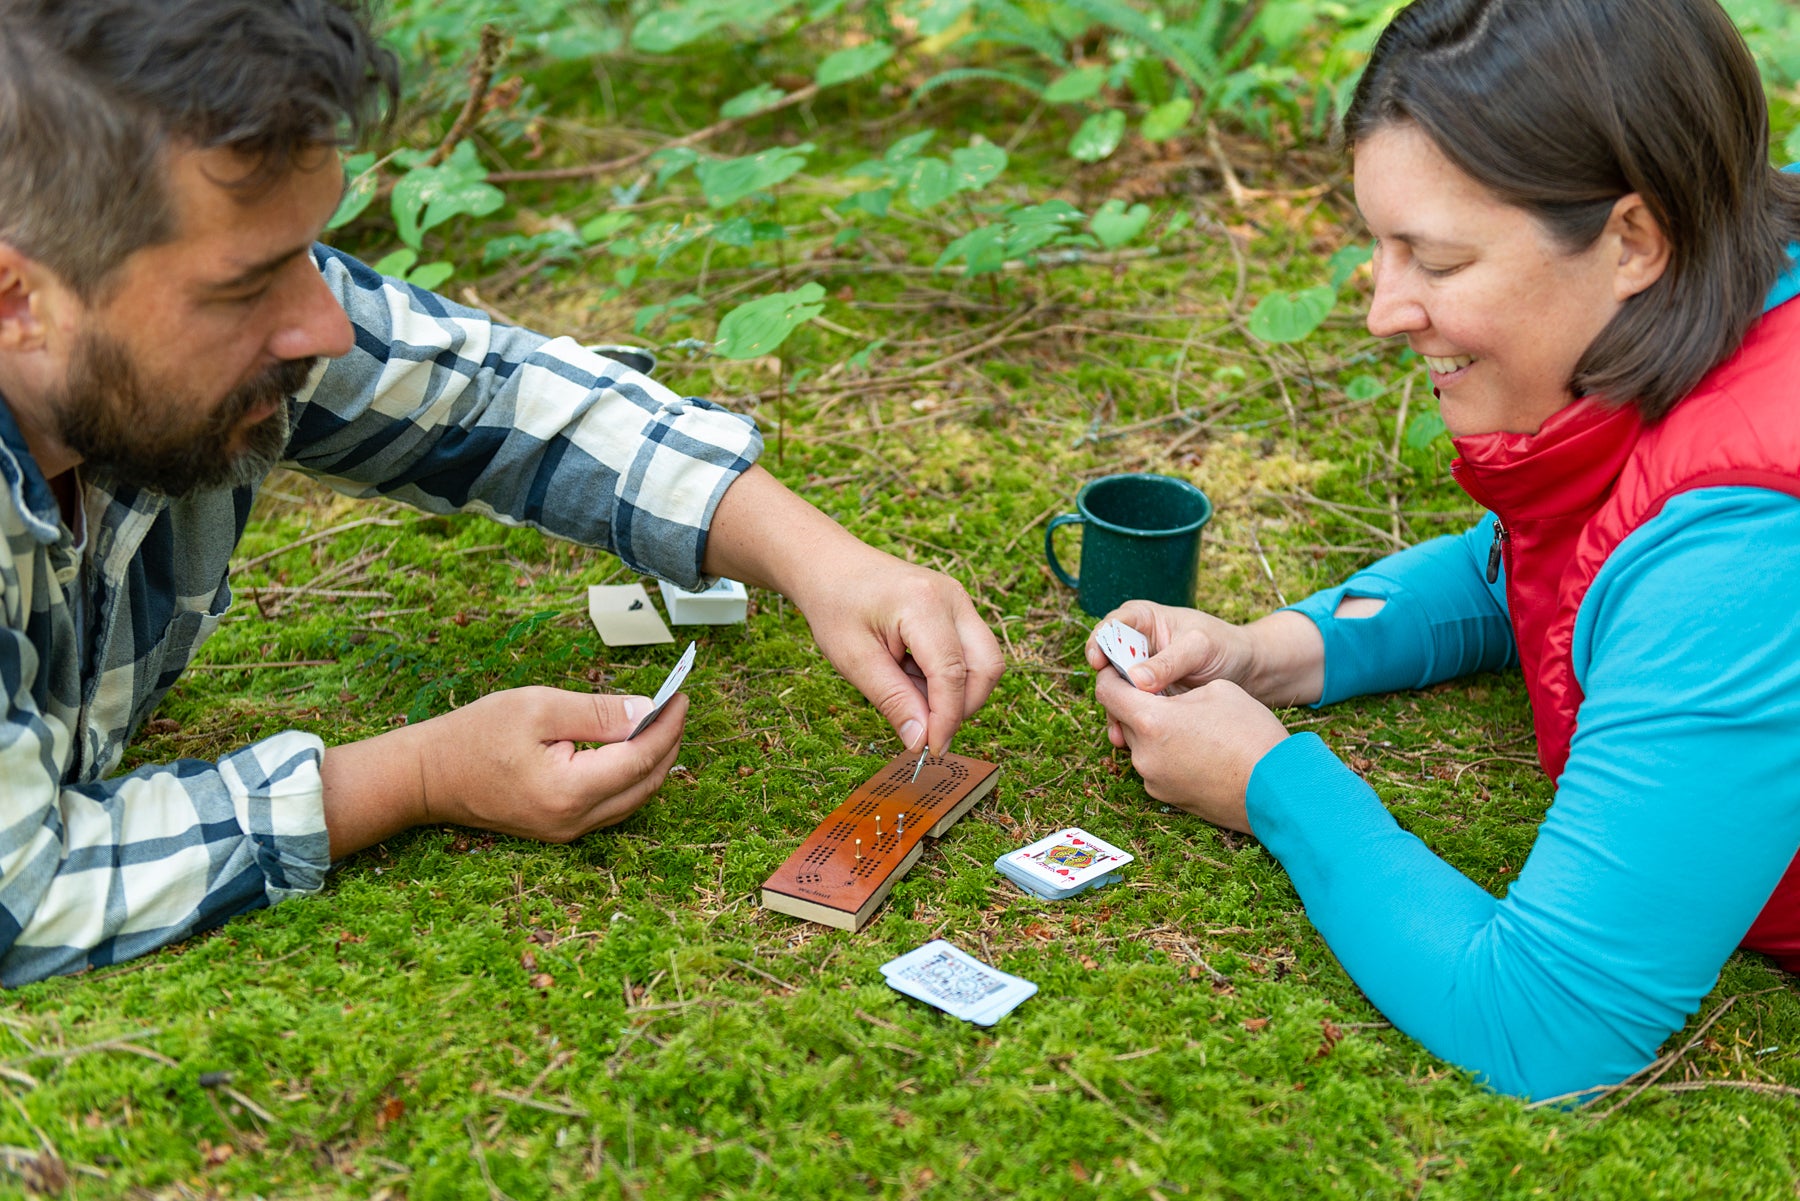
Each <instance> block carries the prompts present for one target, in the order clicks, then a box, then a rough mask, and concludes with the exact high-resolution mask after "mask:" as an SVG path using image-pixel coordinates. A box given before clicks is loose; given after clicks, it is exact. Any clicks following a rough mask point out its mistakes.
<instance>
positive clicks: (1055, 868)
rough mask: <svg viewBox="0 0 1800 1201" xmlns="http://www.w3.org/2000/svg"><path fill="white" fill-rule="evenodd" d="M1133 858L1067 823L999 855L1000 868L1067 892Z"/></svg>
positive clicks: (1103, 840)
mask: <svg viewBox="0 0 1800 1201" xmlns="http://www.w3.org/2000/svg"><path fill="white" fill-rule="evenodd" d="M1134 858H1136V856H1134V855H1132V854H1131V853H1130V852H1129V851H1121V850H1120V849H1119V848H1118V847H1116V846H1114V845H1113V844H1112V843H1110V842H1107V841H1106V840H1105V839H1103V838H1095V837H1094V836H1093V835H1092V834H1089V833H1088V832H1087V831H1086V830H1083V829H1081V828H1079V827H1077V826H1070V827H1069V828H1068V829H1066V830H1058V831H1057V832H1056V833H1054V834H1052V835H1050V837H1048V838H1040V839H1038V840H1037V841H1036V842H1034V843H1032V844H1031V845H1030V846H1026V847H1021V848H1019V849H1018V850H1016V851H1014V852H1013V853H1012V854H1010V855H1006V856H1004V857H1002V859H1001V861H1000V867H1001V870H1002V871H1008V869H1010V871H1009V872H1008V874H1012V873H1013V872H1017V873H1020V874H1022V875H1024V876H1026V877H1027V878H1029V879H1032V880H1036V881H1039V882H1041V883H1043V884H1048V885H1050V886H1051V887H1052V888H1054V889H1055V890H1057V891H1058V892H1067V891H1068V890H1069V889H1075V888H1080V887H1081V886H1082V885H1084V884H1086V883H1088V882H1089V881H1091V880H1094V879H1095V878H1097V877H1099V876H1104V875H1106V874H1107V873H1109V872H1114V871H1117V870H1118V869H1119V868H1121V867H1124V866H1125V865H1126V864H1127V863H1130V862H1131V861H1132V860H1133V859H1134Z"/></svg>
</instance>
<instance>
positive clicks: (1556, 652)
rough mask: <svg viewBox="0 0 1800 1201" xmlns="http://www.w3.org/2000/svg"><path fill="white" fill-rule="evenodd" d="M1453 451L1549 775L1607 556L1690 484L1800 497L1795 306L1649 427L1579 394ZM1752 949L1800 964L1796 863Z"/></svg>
mask: <svg viewBox="0 0 1800 1201" xmlns="http://www.w3.org/2000/svg"><path fill="white" fill-rule="evenodd" d="M1456 449H1457V452H1458V454H1459V455H1460V456H1461V457H1460V458H1458V459H1457V460H1456V461H1455V462H1454V463H1452V464H1451V471H1452V472H1453V473H1454V474H1455V476H1456V479H1457V481H1458V482H1459V483H1460V484H1462V486H1463V489H1464V490H1465V491H1466V492H1468V494H1469V495H1470V496H1472V497H1474V498H1475V500H1476V501H1477V502H1478V503H1480V504H1481V505H1482V506H1483V507H1485V508H1487V509H1489V510H1491V511H1492V512H1493V513H1494V514H1495V515H1496V517H1498V519H1499V522H1500V530H1502V531H1503V532H1501V533H1498V534H1497V535H1496V539H1495V550H1496V552H1498V553H1500V554H1502V555H1504V558H1505V563H1506V596H1507V605H1508V610H1509V612H1510V614H1511V617H1512V626H1513V634H1514V637H1515V639H1516V641H1517V643H1518V648H1519V663H1520V666H1521V667H1522V668H1523V670H1524V673H1525V686H1526V689H1527V691H1528V692H1529V693H1530V696H1531V714H1532V722H1533V724H1534V725H1535V726H1536V728H1537V739H1538V762H1539V763H1541V764H1542V765H1543V768H1544V770H1545V771H1546V772H1547V773H1549V774H1550V776H1552V777H1555V776H1558V775H1560V774H1561V773H1562V769H1563V765H1564V764H1565V763H1566V762H1567V761H1568V758H1569V742H1570V739H1571V738H1572V737H1573V736H1574V733H1575V725H1576V720H1577V717H1578V715H1579V712H1580V708H1581V699H1582V697H1581V685H1580V684H1579V683H1577V682H1576V679H1575V667H1574V660H1573V657H1572V652H1571V646H1572V644H1573V640H1574V633H1575V615H1576V612H1577V610H1579V609H1580V607H1581V602H1582V599H1583V598H1584V597H1586V595H1587V590H1588V587H1589V585H1591V584H1592V583H1593V582H1594V577H1595V576H1596V575H1597V574H1598V573H1599V571H1600V567H1601V565H1602V564H1604V563H1605V562H1606V559H1607V556H1609V555H1610V554H1612V552H1613V550H1614V548H1616V547H1617V546H1618V545H1619V543H1620V542H1622V541H1624V540H1625V538H1626V537H1627V536H1628V535H1629V534H1630V533H1631V532H1632V531H1633V530H1635V529H1637V528H1638V527H1639V526H1641V525H1643V524H1644V523H1645V522H1646V521H1649V520H1650V519H1651V518H1653V517H1655V516H1656V515H1657V514H1658V513H1660V512H1661V511H1662V507H1663V505H1664V503H1665V502H1667V501H1668V499H1669V498H1670V497H1672V496H1675V495H1677V494H1678V493H1681V492H1686V491H1688V490H1690V489H1694V488H1716V487H1725V486H1735V485H1748V486H1751V487H1757V488H1769V489H1773V490H1775V491H1778V492H1784V493H1787V494H1788V495H1790V496H1795V497H1800V300H1797V301H1794V302H1791V303H1788V304H1784V305H1781V306H1780V307H1779V308H1776V309H1774V310H1773V311H1772V312H1770V313H1768V314H1767V315H1765V316H1764V317H1763V318H1762V319H1761V320H1760V321H1758V322H1757V324H1756V325H1755V326H1753V327H1752V328H1751V330H1750V332H1749V334H1748V335H1747V336H1746V337H1745V339H1744V342H1743V345H1742V346H1740V347H1739V348H1738V351H1737V353H1736V354H1734V355H1733V356H1732V357H1731V358H1729V359H1727V360H1726V361H1725V362H1723V363H1721V364H1720V365H1719V366H1717V367H1715V368H1714V369H1713V370H1712V371H1711V372H1710V373H1709V374H1708V375H1707V376H1706V378H1705V379H1703V380H1701V382H1700V384H1699V385H1698V386H1697V387H1696V388H1695V389H1694V391H1693V392H1692V393H1691V394H1689V395H1688V396H1687V397H1686V398H1684V399H1683V400H1682V401H1681V403H1680V404H1678V405H1676V406H1675V409H1674V410H1673V411H1672V412H1671V413H1670V414H1669V415H1668V416H1667V417H1665V418H1664V419H1663V420H1662V421H1661V422H1659V423H1658V424H1656V425H1654V426H1651V427H1649V428H1645V427H1644V425H1643V423H1642V422H1641V421H1640V420H1639V419H1638V416H1637V410H1636V409H1633V408H1629V407H1627V408H1621V409H1612V408H1607V407H1605V406H1603V405H1601V404H1599V403H1598V402H1596V401H1594V400H1592V399H1585V400H1578V401H1576V402H1575V403H1574V404H1571V405H1569V406H1568V407H1566V408H1564V409H1562V410H1560V411H1559V412H1557V413H1556V414H1555V415H1554V416H1552V417H1551V418H1550V420H1549V421H1547V422H1545V423H1544V426H1543V428H1542V429H1540V430H1539V431H1538V432H1537V433H1535V434H1505V433H1500V434H1480V435H1476V436H1474V437H1469V438H1458V439H1456ZM1496 565H1497V564H1496ZM1744 946H1746V947H1748V948H1750V949H1752V950H1757V951H1762V952H1765V953H1767V954H1769V955H1772V956H1774V957H1775V958H1776V959H1777V960H1779V961H1780V962H1781V964H1782V966H1783V967H1785V968H1787V969H1788V970H1790V971H1793V970H1800V856H1797V857H1796V859H1795V861H1794V863H1792V864H1791V865H1789V867H1788V870H1787V874H1786V875H1785V876H1784V877H1783V878H1782V880H1781V883H1780V884H1779V885H1778V886H1777V887H1776V889H1775V892H1774V893H1773V894H1772V895H1771V896H1770V898H1769V903H1768V904H1767V905H1766V906H1765V907H1764V909H1763V912H1762V914H1761V915H1760V916H1759V917H1758V918H1757V919H1756V923H1755V925H1753V926H1752V927H1751V929H1750V932H1749V934H1747V935H1746V936H1745V938H1744Z"/></svg>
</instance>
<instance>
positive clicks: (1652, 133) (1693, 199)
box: [1344, 0, 1800, 421]
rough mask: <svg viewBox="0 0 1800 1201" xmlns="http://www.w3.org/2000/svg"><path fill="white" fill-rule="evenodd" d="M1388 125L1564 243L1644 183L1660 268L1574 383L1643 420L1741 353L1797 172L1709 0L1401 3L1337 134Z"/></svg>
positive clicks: (1796, 209)
mask: <svg viewBox="0 0 1800 1201" xmlns="http://www.w3.org/2000/svg"><path fill="white" fill-rule="evenodd" d="M1404 123H1411V124H1413V125H1415V126H1416V127H1417V128H1419V129H1420V130H1422V131H1423V132H1424V133H1425V134H1426V135H1427V136H1428V137H1430V139H1431V140H1432V142H1433V143H1435V144H1436V146H1437V148H1438V150H1439V151H1441V152H1442V153H1443V155H1444V156H1445V157H1446V158H1448V159H1449V160H1450V161H1451V162H1452V163H1454V164H1455V165H1456V166H1457V167H1459V168H1461V169H1462V170H1463V171H1464V172H1465V173H1467V174H1468V175H1469V176H1471V177H1472V178H1474V179H1475V180H1476V182H1478V183H1480V184H1482V185H1484V186H1485V187H1487V188H1488V189H1489V190H1490V191H1492V192H1493V193H1494V194H1495V195H1496V196H1498V197H1499V198H1500V199H1501V200H1503V201H1505V202H1507V203H1509V204H1514V205H1517V206H1519V207H1521V208H1523V209H1525V210H1526V211H1528V212H1530V213H1531V214H1532V215H1533V216H1534V217H1535V218H1536V219H1537V220H1538V222H1539V223H1540V224H1541V225H1542V226H1543V227H1544V228H1545V229H1546V230H1547V231H1548V232H1549V233H1550V235H1551V236H1552V237H1553V238H1554V239H1555V240H1556V241H1557V243H1558V244H1559V245H1561V246H1562V247H1563V248H1564V249H1565V250H1567V251H1568V252H1570V253H1576V252H1578V251H1581V250H1584V249H1586V248H1587V247H1589V246H1591V245H1593V243H1594V240H1595V239H1596V238H1598V237H1599V236H1600V234H1601V232H1602V231H1603V230H1604V228H1605V226H1606V221H1607V218H1608V217H1609V216H1610V215H1611V213H1612V208H1613V205H1614V203H1615V202H1616V201H1618V200H1619V198H1620V197H1622V196H1626V195H1629V194H1630V193H1633V192H1635V193H1637V194H1638V195H1640V196H1642V197H1643V199H1644V202H1645V204H1647V205H1648V206H1649V209H1650V212H1651V213H1652V214H1653V215H1654V216H1655V218H1656V220H1657V222H1658V223H1659V224H1660V225H1661V226H1662V229H1663V232H1664V233H1665V234H1666V235H1667V237H1668V239H1669V243H1670V247H1671V252H1672V253H1671V257H1670V261H1669V267H1668V270H1667V271H1665V272H1664V274H1663V276H1662V278H1661V279H1660V280H1658V281H1657V282H1656V283H1655V284H1653V285H1652V286H1651V287H1649V288H1648V289H1646V290H1645V291H1643V292H1640V293H1639V294H1638V295H1636V296H1634V297H1632V298H1631V299H1630V300H1629V301H1627V302H1626V303H1625V307H1624V309H1623V310H1622V311H1621V312H1620V313H1619V314H1618V315H1617V316H1616V317H1614V318H1613V320H1612V322H1611V323H1610V324H1609V325H1607V327H1606V328H1605V329H1604V330H1602V331H1601V332H1600V334H1599V336H1598V337H1596V338H1595V339H1594V342H1593V345H1591V346H1589V347H1588V349H1587V353H1586V354H1584V355H1583V356H1582V358H1581V361H1580V362H1579V363H1578V364H1577V365H1576V368H1575V375H1574V378H1573V379H1572V380H1571V381H1570V387H1571V388H1572V389H1573V390H1574V391H1575V392H1576V394H1577V395H1586V394H1593V395H1596V396H1599V397H1602V398H1605V399H1607V400H1610V401H1613V402H1615V403H1635V404H1636V405H1637V406H1638V408H1639V410H1640V411H1641V412H1642V413H1643V414H1644V416H1645V418H1646V419H1647V420H1650V421H1655V420H1657V419H1659V418H1661V417H1662V416H1663V415H1665V414H1666V413H1667V412H1668V411H1669V410H1670V409H1671V408H1673V407H1674V406H1675V404H1676V403H1677V402H1678V401H1680V400H1681V398H1682V397H1683V396H1686V395H1687V394H1688V392H1690V391H1691V390H1692V389H1693V387H1694V385H1695V384H1697V383H1699V381H1700V379H1701V377H1702V376H1704V375H1705V374H1706V373H1707V372H1708V371H1710V370H1711V369H1712V368H1713V367H1714V366H1715V365H1717V364H1718V363H1720V362H1721V361H1723V360H1724V359H1726V358H1727V357H1729V356H1730V355H1731V353H1732V352H1733V351H1735V350H1736V349H1737V347H1738V344H1739V343H1741V342H1742V341H1743V338H1744V334H1745V333H1746V332H1747V331H1748V330H1749V328H1750V326H1751V324H1752V323H1753V322H1754V321H1755V320H1756V319H1757V317H1759V316H1760V315H1761V313H1762V311H1763V304H1764V301H1765V298H1766V297H1767V295H1768V292H1769V289H1770V288H1771V287H1772V286H1773V285H1774V283H1775V280H1776V278H1777V277H1778V276H1779V275H1780V274H1781V272H1782V270H1783V269H1784V267H1785V266H1786V264H1787V257H1786V254H1785V248H1786V246H1787V244H1788V243H1789V242H1792V241H1796V240H1800V176H1794V175H1785V174H1782V173H1781V172H1779V171H1777V170H1776V169H1775V168H1774V166H1773V165H1772V164H1771V163H1770V161H1769V113H1768V102H1767V100H1766V99H1765V98H1764V96H1763V90H1762V83H1761V80H1760V79H1759V78H1758V76H1757V72H1756V64H1755V61H1754V60H1753V59H1752V58H1751V56H1750V52H1749V50H1748V49H1747V48H1746V47H1745V45H1744V42H1743V38H1742V37H1741V36H1740V35H1739V34H1738V32H1737V29H1736V28H1735V27H1734V26H1733V25H1732V23H1731V20H1730V18H1729V17H1727V16H1726V14H1725V12H1724V10H1723V9H1721V8H1720V7H1719V5H1718V4H1717V3H1716V0H1416V2H1415V3H1413V4H1411V5H1408V6H1407V7H1406V8H1405V9H1403V10H1402V11H1401V12H1400V14H1399V15H1398V16H1396V17H1395V18H1394V21H1393V23H1392V24H1391V25H1389V26H1388V28H1387V30H1386V31H1385V32H1384V33H1383V34H1382V35H1381V39H1380V41H1379V42H1377V43H1376V46H1375V50H1374V53H1373V55H1372V56H1371V58H1370V60H1369V66H1368V69H1367V71H1366V72H1365V73H1364V74H1363V77H1362V80H1361V82H1360V83H1359V84H1358V85H1357V89H1356V94H1355V97H1354V98H1353V100H1352V102H1351V104H1350V108H1349V110H1348V112H1347V113H1346V115H1345V118H1344V135H1345V139H1346V141H1347V142H1348V143H1349V144H1350V145H1351V146H1352V147H1354V146H1355V144H1356V143H1358V142H1361V141H1363V140H1364V139H1366V138H1368V137H1369V136H1370V135H1372V134H1374V133H1376V132H1378V131H1380V130H1382V129H1384V128H1387V127H1390V126H1393V125H1398V124H1404Z"/></svg>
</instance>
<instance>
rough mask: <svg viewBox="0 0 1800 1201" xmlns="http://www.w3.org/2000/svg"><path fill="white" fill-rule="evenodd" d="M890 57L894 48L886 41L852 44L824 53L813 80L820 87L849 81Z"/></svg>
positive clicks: (866, 72)
mask: <svg viewBox="0 0 1800 1201" xmlns="http://www.w3.org/2000/svg"><path fill="white" fill-rule="evenodd" d="M892 57H894V48H893V47H892V46H890V45H888V44H887V43H886V42H868V43H866V44H864V45H861V46H852V47H850V48H849V49H848V50H839V51H838V52H837V53H835V54H828V55H826V56H825V58H824V61H822V62H820V63H819V69H818V71H817V72H815V73H814V75H813V82H814V83H816V84H818V85H819V86H820V87H822V88H828V87H831V86H833V85H834V84H840V83H849V82H850V81H851V80H853V79H861V78H862V77H863V76H865V75H867V74H869V73H870V72H871V71H874V70H875V69H876V68H877V67H880V66H881V65H882V64H883V63H885V62H887V60H888V59H890V58H892Z"/></svg>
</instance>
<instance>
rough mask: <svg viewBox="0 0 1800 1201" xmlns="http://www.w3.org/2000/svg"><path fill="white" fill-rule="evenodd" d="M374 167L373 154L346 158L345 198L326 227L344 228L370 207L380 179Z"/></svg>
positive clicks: (339, 202) (339, 203)
mask: <svg viewBox="0 0 1800 1201" xmlns="http://www.w3.org/2000/svg"><path fill="white" fill-rule="evenodd" d="M374 168H375V156H374V155H373V154H353V155H351V156H350V157H349V158H347V159H345V160H344V179H345V181H346V183H345V185H344V198H343V199H342V200H340V201H338V207H337V212H335V213H333V214H331V220H330V222H328V223H327V224H326V226H325V228H326V229H342V228H343V227H344V226H346V225H348V224H350V223H351V222H352V221H354V220H356V219H357V218H358V217H360V216H362V212H363V210H364V209H366V208H368V207H369V202H370V201H372V200H374V199H375V187H376V184H377V183H378V182H379V180H377V178H376V173H375V170H374Z"/></svg>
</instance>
